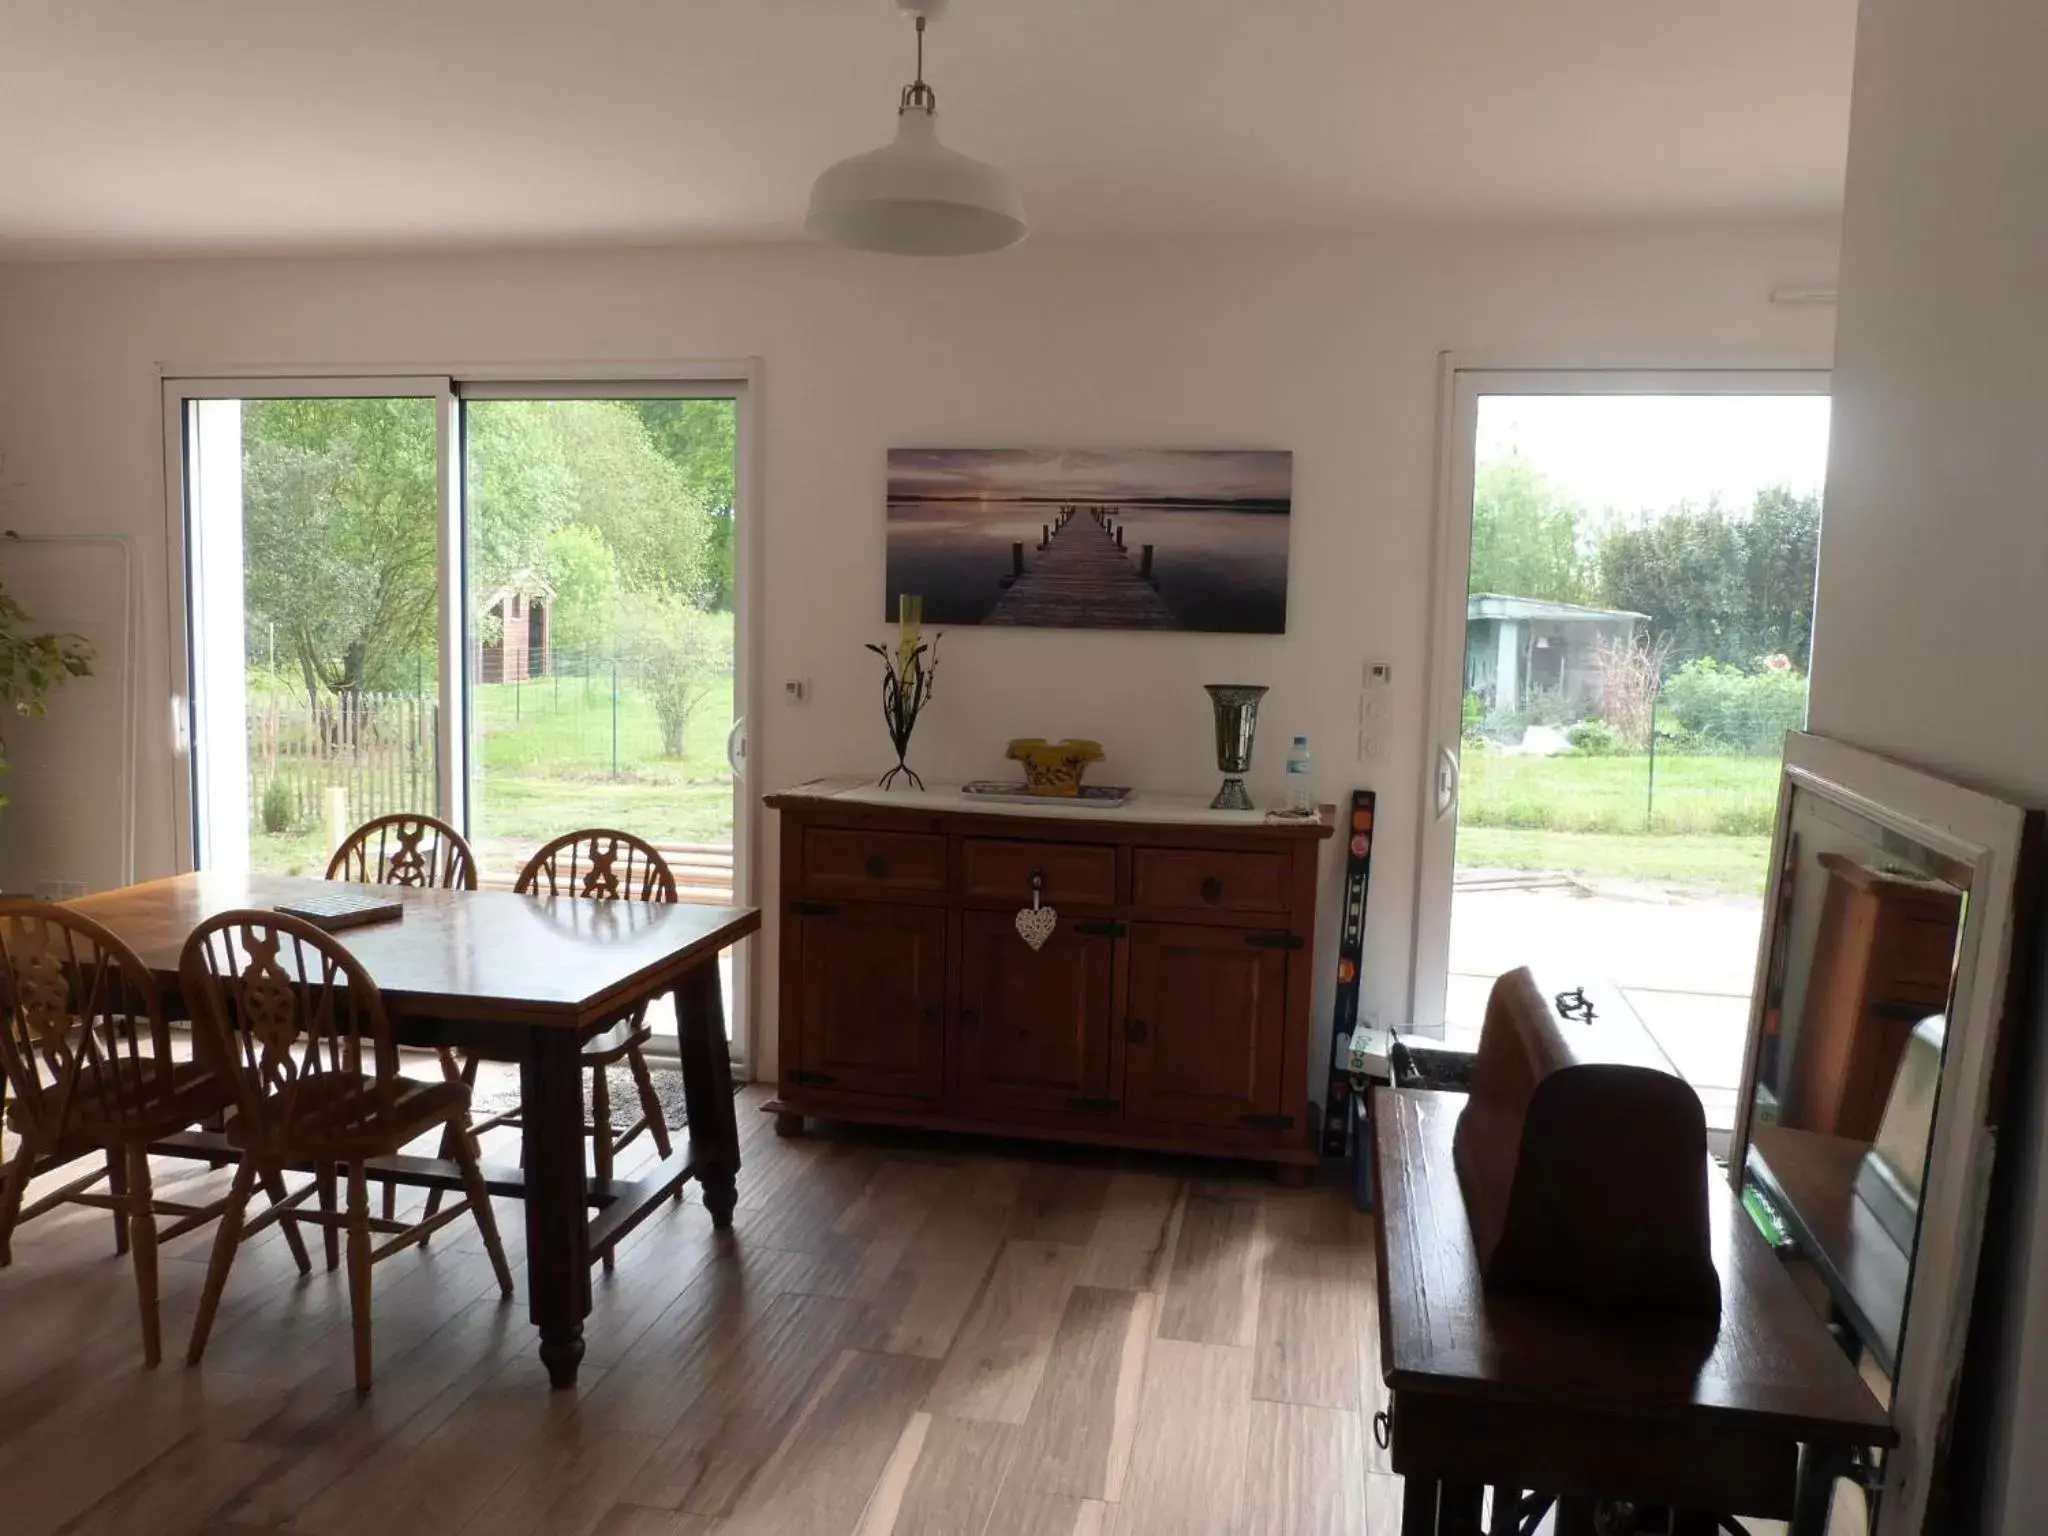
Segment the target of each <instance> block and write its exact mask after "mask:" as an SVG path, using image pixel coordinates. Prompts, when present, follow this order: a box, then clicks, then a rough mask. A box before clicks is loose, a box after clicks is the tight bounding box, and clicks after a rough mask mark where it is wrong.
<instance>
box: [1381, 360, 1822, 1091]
mask: <svg viewBox="0 0 2048 1536" xmlns="http://www.w3.org/2000/svg"><path fill="white" fill-rule="evenodd" d="M1827 429H1828V398H1827V377H1826V375H1825V374H1817V373H1804V372H1801V373H1790V372H1785V373H1777V372H1773V373H1761V374H1758V373H1743V374H1734V373H1671V374H1658V375H1623V374H1613V373H1576V372H1570V373H1561V372H1550V373H1481V372H1458V373H1456V374H1454V375H1453V378H1452V389H1451V404H1450V432H1451V437H1450V458H1451V462H1450V465H1449V477H1448V494H1447V496H1446V498H1445V501H1444V504H1443V508H1442V510H1441V513H1440V518H1441V522H1440V529H1439V537H1438V543H1437V554H1438V567H1437V575H1436V586H1435V602H1434V609H1433V612H1434V622H1433V635H1432V647H1433V650H1432V666H1431V689H1432V693H1431V698H1430V703H1429V709H1430V725H1431V733H1432V737H1433V739H1432V741H1431V744H1430V747H1431V759H1430V766H1429V771H1428V776H1427V779H1426V781H1425V795H1426V796H1427V799H1426V806H1427V812H1426V815H1425V823H1424V828H1423V834H1422V846H1421V857H1420V862H1419V866H1418V870H1419V877H1418V887H1419V902H1418V909H1417V921H1416V954H1415V969H1414V993H1413V1010H1414V1013H1413V1016H1414V1019H1415V1021H1416V1023H1417V1025H1418V1026H1419V1027H1421V1028H1422V1029H1424V1030H1426V1031H1427V1030H1433V1029H1436V1028H1441V1029H1442V1030H1443V1032H1444V1033H1445V1035H1446V1036H1447V1037H1449V1038H1451V1039H1453V1040H1459V1039H1467V1040H1469V1039H1471V1038H1473V1037H1475V1036H1476V1033H1477V1030H1478V1027H1479V1024H1480V1021H1481V1017H1482V1015H1483V1011H1484V1007H1485V1001H1486V996H1487V993H1488V991H1489V989H1490V988H1491V985H1492V982H1493V980H1494V978H1495V977H1496V976H1498V975H1499V974H1500V973H1501V972H1502V971H1505V970H1508V969H1512V968H1513V967H1515V966H1518V965H1525V964H1526V965H1532V966H1534V967H1536V968H1537V969H1538V971H1539V973H1541V974H1542V975H1544V976H1545V977H1546V978H1548V977H1557V978H1559V979H1560V980H1561V981H1562V982H1563V983H1564V984H1566V985H1578V984H1597V985H1599V986H1601V987H1602V988H1603V989H1604V990H1606V991H1607V992H1608V993H1609V995H1610V996H1612V997H1619V998H1620V999H1621V1000H1622V1001H1623V1002H1624V1003H1625V1005H1626V1006H1628V1007H1629V1008H1630V1009H1631V1010H1632V1011H1633V1012H1634V1013H1635V1014H1636V1016H1637V1017H1638V1018H1639V1019H1640V1020H1641V1022H1642V1023H1643V1025H1644V1026H1645V1028H1646V1029H1647V1030H1648V1031H1649V1033H1650V1035H1651V1036H1652V1038H1653V1039H1654V1040H1655V1041H1656V1042H1657V1044H1658V1046H1659V1048H1660V1049H1661V1050H1662V1051H1663V1052H1664V1054H1665V1056H1666V1057H1667V1058H1668V1059H1669V1060H1670V1062H1671V1064H1672V1066H1673V1067H1674V1069H1675V1070H1677V1071H1678V1072H1679V1073H1680V1075H1682V1076H1684V1077H1685V1078H1686V1079H1687V1080H1688V1081H1689V1082H1691V1083H1692V1084H1693V1086H1694V1087H1695V1088H1696V1089H1697V1090H1698V1091H1699V1093H1700V1096H1701V1100H1702V1102H1703V1104H1704V1105H1705V1106H1706V1108H1707V1114H1708V1123H1709V1125H1711V1126H1717V1127H1723V1128H1725V1127H1726V1126H1728V1125H1730V1124H1732V1122H1733V1111H1734V1102H1735V1096H1736V1092H1737V1087H1738V1085H1739V1082H1740V1077H1741V1047H1742V1041H1743V1037H1744V1033H1745V1030H1746V1024H1747V1019H1748V1012H1749V994H1750V989H1751V986H1752V983H1753V979H1754V969H1755V964H1756V948H1757V938H1758V932H1759V927H1760V924H1761V921H1762V900H1763V889H1764V884H1765V879H1766V875H1767V866H1768V863H1769V848H1770V834H1771V821H1772V816H1773V813H1774V810H1775V807H1776V803H1777V782H1778V771H1779V764H1780V756H1781V752H1782V745H1783V740H1784V735H1785V732H1786V731H1788V730H1796V729H1798V728H1800V727H1801V726H1802V725H1803V724H1804V722H1805V715H1806V670H1807V659H1808V653H1809V649H1810V643H1811V634H1812V610H1813V590H1814V577H1815V570H1816V560H1817V552H1818V547H1819V537H1820V510H1821V509H1820V492H1821V487H1822V484H1823V481H1824V478H1825V472H1826V463H1827Z"/></svg>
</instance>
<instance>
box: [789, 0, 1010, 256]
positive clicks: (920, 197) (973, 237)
mask: <svg viewBox="0 0 2048 1536" xmlns="http://www.w3.org/2000/svg"><path fill="white" fill-rule="evenodd" d="M896 3H897V5H898V7H899V8H900V9H902V10H903V11H905V12H907V13H908V14H909V15H910V16H912V17H913V18H914V19H915V20H916V22H917V78H916V79H915V80H913V81H912V82H911V83H910V84H909V85H906V86H905V87H904V88H903V97H902V101H901V103H900V104H899V105H898V107H897V109H896V138H895V141H894V142H893V143H891V144H888V145H886V146H884V147H883V148H881V149H877V150H872V151H870V152H869V153H867V154H865V155H855V156H854V157H853V158H852V159H850V160H841V161H840V162H839V163H838V164H837V165H834V166H829V167H827V168H826V170H825V173H824V174H823V175H821V176H820V177H819V178H818V180H817V184H816V185H814V186H813V187H812V188H811V210H810V213H809V214H808V215H807V216H806V217H805V219H804V229H805V230H806V231H808V232H809V233H810V234H813V235H815V236H817V237H818V238H819V239H821V240H829V241H831V242H832V243H833V244H834V245H844V246H850V247H852V248H853V249H854V250H858V251H881V252H883V253H885V254H887V255H891V256H974V255H979V254H981V253H982V252H984V251H999V250H1001V249H1003V247H1004V246H1008V245H1015V244H1016V243H1017V242H1018V241H1019V240H1022V239H1023V238H1024V232H1025V224H1024V199H1023V198H1022V197H1020V196H1018V193H1017V184H1016V183H1015V182H1013V181H1012V180H1010V178H1009V177H1008V176H1007V175H1006V174H1005V173H1004V172H1003V171H1001V170H999V169H998V168H997V167H995V166H993V165H989V164H987V163H986V162H984V161H981V160H976V159H973V158H972V157H970V156H967V155H963V154H960V153H959V152H957V151H955V150H950V149H947V148H946V147H945V146H944V145H943V144H941V143H940V142H939V128H938V110H939V100H938V97H937V96H935V95H934V94H933V93H932V88H931V87H930V86H928V85H926V84H925V83H924V28H925V23H926V22H927V21H928V20H930V19H931V18H933V17H935V16H937V15H938V13H939V11H940V10H941V9H942V8H943V7H944V4H945V0H896Z"/></svg>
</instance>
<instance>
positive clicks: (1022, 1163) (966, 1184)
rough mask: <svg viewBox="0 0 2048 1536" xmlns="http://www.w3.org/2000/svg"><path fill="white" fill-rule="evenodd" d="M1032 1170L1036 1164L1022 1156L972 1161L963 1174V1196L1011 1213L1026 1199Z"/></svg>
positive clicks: (961, 1190)
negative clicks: (1025, 1188) (1018, 1203)
mask: <svg viewBox="0 0 2048 1536" xmlns="http://www.w3.org/2000/svg"><path fill="white" fill-rule="evenodd" d="M1031 1170H1032V1165H1031V1164H1030V1163H1029V1162H1028V1161H1026V1160H1025V1159H1024V1158H1021V1157H973V1158H970V1159H968V1161H967V1163H966V1165H965V1166H964V1168H963V1169H962V1171H961V1188H960V1193H961V1197H962V1198H963V1199H967V1200H972V1201H974V1202H976V1203H977V1204H979V1205H999V1206H1002V1207H1003V1208H1004V1209H1006V1210H1007V1209H1009V1208H1010V1207H1012V1206H1014V1205H1016V1204H1017V1202H1018V1201H1019V1200H1021V1199H1022V1198H1023V1196H1024V1186H1025V1184H1026V1182H1027V1181H1028V1180H1029V1179H1030V1177H1031Z"/></svg>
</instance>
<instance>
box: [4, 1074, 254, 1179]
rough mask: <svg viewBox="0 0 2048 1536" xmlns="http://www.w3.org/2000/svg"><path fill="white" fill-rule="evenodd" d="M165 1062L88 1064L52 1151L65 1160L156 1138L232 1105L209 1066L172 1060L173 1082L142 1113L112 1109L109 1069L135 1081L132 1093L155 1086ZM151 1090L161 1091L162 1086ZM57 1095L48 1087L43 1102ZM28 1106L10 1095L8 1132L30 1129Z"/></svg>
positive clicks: (231, 1094) (230, 1096)
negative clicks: (106, 1091)
mask: <svg viewBox="0 0 2048 1536" xmlns="http://www.w3.org/2000/svg"><path fill="white" fill-rule="evenodd" d="M163 1065H164V1064H163V1063H159V1062H156V1061H153V1060H144V1061H123V1062H119V1063H116V1064H110V1065H102V1066H97V1067H87V1068H86V1069H85V1070H84V1071H82V1072H80V1073H79V1074H78V1085H77V1087H76V1088H75V1089H74V1090H73V1091H72V1096H71V1111H70V1114H69V1115H68V1117H67V1118H66V1123H65V1126H64V1134H63V1136H62V1138H61V1139H60V1140H59V1141H58V1143H57V1145H56V1146H55V1147H53V1148H52V1149H51V1155H54V1156H55V1157H57V1158H59V1159H67V1158H71V1157H75V1156H77V1155H78V1154H79V1153H80V1152H82V1151H90V1150H92V1149H93V1148H96V1147H107V1146H119V1145H121V1144H122V1143H124V1142H130V1141H154V1140H156V1139H157V1138H158V1137H160V1136H170V1135H174V1134H176V1133H177V1132H179V1131H182V1130H184V1129H185V1127H187V1126H188V1125H193V1124H196V1123H197V1122H199V1121H201V1120H205V1119H207V1118H209V1117H210V1116H213V1115H217V1114H220V1113H221V1112H222V1111H224V1110H226V1109H227V1108H228V1107H229V1106H230V1105H232V1104H233V1103H234V1098H235V1095H234V1089H233V1087H232V1086H231V1085H230V1084H229V1083H228V1082H227V1081H226V1080H225V1079H223V1078H221V1077H218V1076H216V1075H215V1073H214V1071H213V1069H212V1068H211V1067H209V1066H206V1065H204V1064H203V1063H201V1062H196V1061H174V1062H171V1063H169V1064H168V1065H169V1067H170V1079H171V1080H170V1093H169V1095H168V1096H167V1097H164V1096H160V1097H156V1098H155V1099H154V1100H153V1102H152V1103H151V1104H150V1105H149V1106H148V1108H147V1110H146V1111H143V1112H136V1113H122V1112H120V1111H118V1110H115V1111H112V1112H110V1111H109V1109H108V1107H107V1104H106V1102H105V1101H104V1099H103V1098H102V1097H101V1088H102V1087H103V1086H104V1079H105V1077H106V1075H107V1073H108V1072H109V1071H114V1072H118V1073H119V1074H120V1077H119V1080H120V1081H122V1082H124V1083H126V1084H130V1085H132V1090H131V1091H133V1090H140V1089H141V1088H142V1087H143V1086H144V1085H149V1084H154V1082H155V1080H156V1078H157V1075H158V1074H159V1072H161V1071H162V1069H163ZM153 1091H156V1092H158V1093H160V1090H153ZM55 1094H56V1090H55V1089H54V1088H51V1087H45V1088H44V1089H43V1090H42V1102H44V1103H48V1102H49V1101H50V1100H51V1099H53V1098H54V1097H55ZM49 1107H50V1108H51V1110H52V1111H54V1110H55V1107H56V1106H55V1105H54V1104H50V1106H49ZM27 1109H28V1106H27V1105H26V1104H24V1103H23V1102H22V1101H21V1099H20V1098H19V1097H18V1096H10V1097H9V1099H8V1102H7V1125H8V1128H9V1129H10V1130H13V1131H15V1132H17V1133H18V1132H21V1131H23V1130H25V1129H26V1127H27V1124H28V1117H27Z"/></svg>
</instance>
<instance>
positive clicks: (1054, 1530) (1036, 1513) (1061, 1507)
mask: <svg viewBox="0 0 2048 1536" xmlns="http://www.w3.org/2000/svg"><path fill="white" fill-rule="evenodd" d="M1110 1507H1111V1506H1109V1505H1107V1504H1104V1503H1102V1502H1100V1501H1099V1500H1096V1499H1077V1498H1075V1497H1073V1495H1071V1494H1065V1493H1033V1492H1029V1491H1026V1490H1019V1491H1018V1492H1017V1493H1015V1494H1012V1493H1011V1492H1009V1491H1008V1490H1007V1489H1006V1490H1004V1492H1003V1495H1002V1497H1001V1498H999V1499H997V1500H996V1507H995V1513H994V1514H992V1515H990V1516H989V1522H988V1525H987V1526H986V1527H984V1528H983V1530H982V1533H981V1536H1104V1533H1105V1532H1106V1531H1107V1530H1108V1529H1109V1528H1110V1527H1109V1525H1108V1524H1107V1523H1106V1518H1105V1517H1106V1516H1107V1514H1108V1512H1109V1510H1110Z"/></svg>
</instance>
